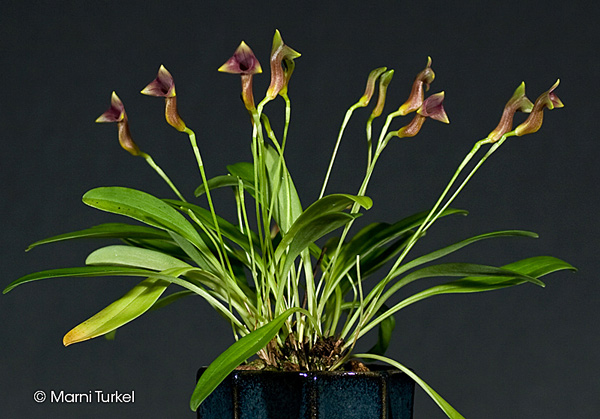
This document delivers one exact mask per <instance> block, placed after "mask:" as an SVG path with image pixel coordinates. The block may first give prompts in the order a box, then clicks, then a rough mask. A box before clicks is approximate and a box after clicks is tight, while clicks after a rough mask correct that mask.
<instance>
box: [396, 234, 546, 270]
mask: <svg viewBox="0 0 600 419" xmlns="http://www.w3.org/2000/svg"><path fill="white" fill-rule="evenodd" d="M511 236H512V237H531V238H537V237H538V235H537V234H536V233H534V232H531V231H523V230H504V231H493V232H491V233H485V234H480V235H478V236H474V237H470V238H468V239H465V240H462V241H460V242H458V243H455V244H452V245H450V246H446V247H444V248H443V249H439V250H436V251H434V252H431V253H428V254H426V255H423V256H420V257H418V258H416V259H414V260H411V261H410V262H408V263H406V264H404V265H402V266H401V267H400V268H399V269H398V270H397V271H396V272H397V274H399V273H401V272H406V271H408V270H409V269H412V268H414V267H416V266H419V265H422V264H425V263H427V262H431V261H434V260H436V259H440V258H442V257H444V256H447V255H449V254H450V253H453V252H456V251H457V250H460V249H462V248H463V247H465V246H468V245H469V244H472V243H475V242H478V241H480V240H485V239H492V238H496V237H511Z"/></svg>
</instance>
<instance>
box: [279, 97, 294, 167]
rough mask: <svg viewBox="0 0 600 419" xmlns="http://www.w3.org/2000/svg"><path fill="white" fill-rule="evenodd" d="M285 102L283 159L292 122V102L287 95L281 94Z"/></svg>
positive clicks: (282, 142) (282, 143)
mask: <svg viewBox="0 0 600 419" xmlns="http://www.w3.org/2000/svg"><path fill="white" fill-rule="evenodd" d="M280 95H281V97H283V100H285V125H284V126H283V137H282V140H281V150H282V153H281V156H282V157H283V150H285V145H286V143H287V136H288V129H289V127H290V120H291V116H292V102H291V101H290V97H289V96H288V95H287V93H286V94H281V93H280Z"/></svg>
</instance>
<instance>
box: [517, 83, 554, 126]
mask: <svg viewBox="0 0 600 419" xmlns="http://www.w3.org/2000/svg"><path fill="white" fill-rule="evenodd" d="M559 83H560V79H559V80H556V83H554V85H552V87H551V88H550V89H549V90H548V91H546V92H544V93H542V94H541V95H540V97H538V98H537V100H536V101H535V104H534V105H533V110H532V111H531V114H530V115H529V118H527V119H526V120H525V122H523V123H522V124H521V125H519V126H518V127H517V128H516V129H515V134H516V135H517V136H519V137H520V136H522V135H526V134H533V133H534V132H537V131H538V130H539V129H540V128H541V127H542V122H543V121H544V109H546V108H548V109H549V110H552V109H554V108H562V107H563V106H564V105H563V103H562V102H561V100H560V99H559V98H558V96H556V93H554V90H556V88H557V87H558V85H559Z"/></svg>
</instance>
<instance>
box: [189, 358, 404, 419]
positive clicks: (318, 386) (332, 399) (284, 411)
mask: <svg viewBox="0 0 600 419" xmlns="http://www.w3.org/2000/svg"><path fill="white" fill-rule="evenodd" d="M204 370H205V368H202V369H200V371H198V377H199V376H200V375H201V374H202V372H203V371H204ZM414 389H415V383H414V381H413V380H411V379H410V378H409V377H408V376H407V375H406V374H404V373H402V372H401V371H398V370H379V371H370V372H344V371H335V372H326V371H323V372H275V371H234V372H233V373H231V374H230V375H229V376H228V377H227V378H226V379H225V381H223V382H222V383H221V384H220V385H219V386H218V387H217V389H216V390H215V391H214V392H213V393H212V394H211V395H210V396H209V397H208V398H207V399H206V400H205V401H204V402H203V403H202V404H201V405H200V407H199V408H198V419H280V418H281V419H349V418H357V419H411V418H412V411H413V398H414Z"/></svg>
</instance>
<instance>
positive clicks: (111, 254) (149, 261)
mask: <svg viewBox="0 0 600 419" xmlns="http://www.w3.org/2000/svg"><path fill="white" fill-rule="evenodd" d="M85 263H86V265H112V266H128V267H135V268H145V269H152V270H154V271H164V270H166V269H172V268H188V267H191V266H190V265H189V264H187V263H185V262H184V261H182V260H179V259H177V258H174V257H173V256H169V255H166V254H164V253H161V252H157V251H154V250H150V249H142V248H140V247H132V246H124V245H113V246H106V247H102V248H100V249H98V250H95V251H93V252H92V253H90V254H89V256H88V257H87V259H86V260H85Z"/></svg>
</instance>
